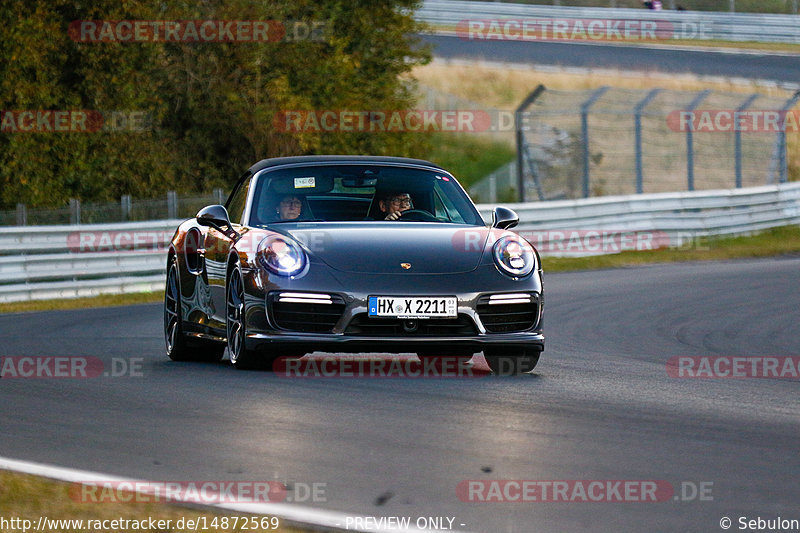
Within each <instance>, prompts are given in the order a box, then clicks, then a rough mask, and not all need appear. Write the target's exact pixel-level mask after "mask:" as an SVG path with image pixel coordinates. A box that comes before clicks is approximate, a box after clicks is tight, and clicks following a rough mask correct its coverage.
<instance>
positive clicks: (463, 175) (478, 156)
mask: <svg viewBox="0 0 800 533" xmlns="http://www.w3.org/2000/svg"><path fill="white" fill-rule="evenodd" d="M427 157H428V159H429V160H431V161H433V162H435V163H437V164H439V165H441V166H443V167H444V168H446V169H447V170H449V171H451V172H452V173H453V174H454V175H455V176H456V177H457V178H458V181H459V182H461V185H463V186H464V188H468V187H470V186H471V185H472V184H473V183H475V182H476V181H478V180H480V179H481V178H484V177H486V176H487V175H489V174H491V173H492V172H494V171H495V170H497V169H498V168H500V167H502V166H503V165H505V164H506V163H508V162H509V161H512V160H513V159H514V158H515V157H516V150H515V148H514V147H513V146H511V145H509V144H508V143H504V142H501V141H494V140H492V139H487V138H481V137H479V136H477V135H470V134H468V133H461V134H456V133H434V134H432V135H431V151H430V153H429V154H428V155H427Z"/></svg>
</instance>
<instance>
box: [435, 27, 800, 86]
mask: <svg viewBox="0 0 800 533" xmlns="http://www.w3.org/2000/svg"><path fill="white" fill-rule="evenodd" d="M421 39H422V41H423V42H425V43H429V44H431V45H432V46H433V47H434V54H435V56H436V57H437V58H441V59H454V58H460V59H470V60H477V59H482V60H486V61H499V62H507V63H529V64H536V65H554V66H564V67H580V68H609V69H620V70H635V71H644V72H664V73H675V74H696V75H702V76H724V77H729V78H748V79H764V80H774V81H778V82H786V83H793V84H796V83H798V82H800V54H775V53H759V52H757V51H748V52H746V53H736V52H732V51H714V50H710V49H709V50H703V51H694V50H680V49H675V48H668V47H663V48H661V47H657V48H652V47H643V46H633V45H613V44H609V45H602V44H595V43H592V44H590V45H589V44H577V43H555V42H520V41H499V40H489V41H478V40H472V41H470V40H465V39H461V38H459V37H456V36H448V35H424V36H421Z"/></svg>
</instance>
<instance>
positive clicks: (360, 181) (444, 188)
mask: <svg viewBox="0 0 800 533" xmlns="http://www.w3.org/2000/svg"><path fill="white" fill-rule="evenodd" d="M364 220H370V221H381V222H383V221H387V223H388V221H399V222H434V223H437V222H438V223H443V222H446V223H454V224H468V225H480V226H482V225H484V222H483V219H482V218H481V216H480V213H478V211H477V209H475V206H474V205H473V204H472V201H471V200H470V199H469V197H468V196H467V195H466V194H465V193H464V191H463V189H462V188H461V186H460V185H459V184H458V183H457V182H456V181H455V179H454V178H453V177H452V176H451V175H449V174H447V173H446V172H442V171H439V172H436V171H433V170H425V169H418V168H411V167H402V166H389V165H375V164H370V165H315V166H300V167H289V168H283V169H278V170H274V171H270V172H267V173H265V174H263V175H261V176H260V177H259V178H258V182H257V184H256V190H255V192H254V196H253V202H252V206H251V209H250V217H249V224H250V225H251V226H264V225H268V224H276V223H291V222H310V221H314V222H345V221H364Z"/></svg>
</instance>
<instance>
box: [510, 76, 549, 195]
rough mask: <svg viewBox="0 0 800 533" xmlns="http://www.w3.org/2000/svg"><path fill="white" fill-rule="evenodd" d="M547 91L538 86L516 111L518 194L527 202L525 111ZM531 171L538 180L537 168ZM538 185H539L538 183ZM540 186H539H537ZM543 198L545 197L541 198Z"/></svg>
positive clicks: (542, 86)
mask: <svg viewBox="0 0 800 533" xmlns="http://www.w3.org/2000/svg"><path fill="white" fill-rule="evenodd" d="M544 91H545V87H544V85H539V86H538V87H536V88H535V89H534V90H533V91H531V93H530V94H529V95H528V96H526V97H525V100H523V101H522V103H521V104H519V106H517V109H516V110H515V111H514V125H515V127H516V130H517V189H518V191H517V196H518V198H519V201H520V202H525V201H526V199H525V160H524V157H523V156H524V153H525V150H526V149H527V146H526V140H525V129H526V126H525V120H524V115H523V113H524V112H525V110H526V109H527V108H528V107H529V106H530V105H531V104H532V103H533V102H535V101H536V99H537V98H539V95H541V94H542V93H543V92H544ZM531 172H532V173H534V176H533V178H534V180H537V181H538V176H536V175H535V170H534V169H531ZM537 185H539V184H538V183H537ZM537 188H539V187H537ZM539 199H540V200H543V198H539Z"/></svg>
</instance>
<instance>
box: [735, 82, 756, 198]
mask: <svg viewBox="0 0 800 533" xmlns="http://www.w3.org/2000/svg"><path fill="white" fill-rule="evenodd" d="M756 98H758V95H757V94H751V95H750V96H749V97H748V98H747V100H745V101H744V103H743V104H742V105H740V106H739V107H738V108H737V109H736V113H741V112H742V111H744V110H745V109H747V108H748V107H750V104H752V103H753V101H754V100H755V99H756ZM736 116H738V115H734V117H736ZM737 122H738V121H736V120H734V123H733V142H734V149H733V154H734V158H735V159H736V188H737V189H741V188H742V129H741V128H739V127H738V126H737Z"/></svg>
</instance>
